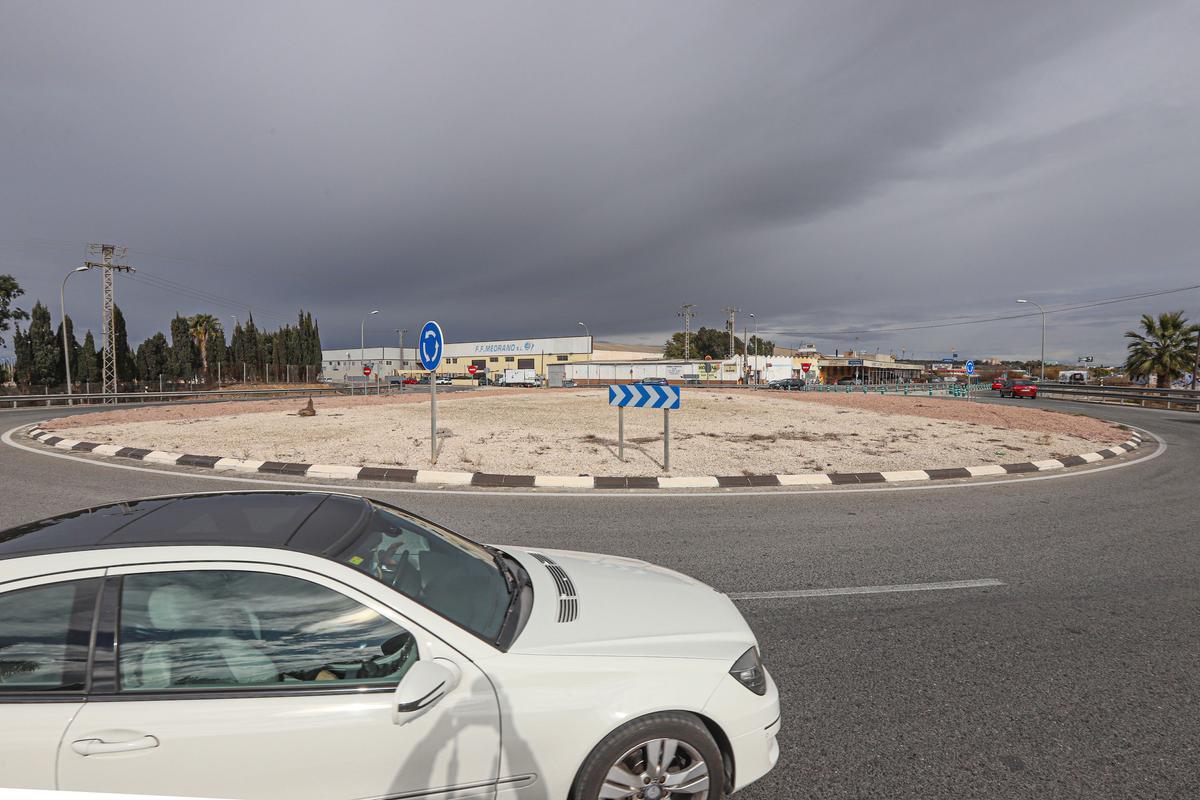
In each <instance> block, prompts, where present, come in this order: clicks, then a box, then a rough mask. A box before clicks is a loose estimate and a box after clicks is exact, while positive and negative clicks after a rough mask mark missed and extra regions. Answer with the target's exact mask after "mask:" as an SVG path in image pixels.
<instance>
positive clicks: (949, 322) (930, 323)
mask: <svg viewBox="0 0 1200 800" xmlns="http://www.w3.org/2000/svg"><path fill="white" fill-rule="evenodd" d="M1195 289H1200V284H1195V285H1193V286H1181V287H1179V288H1177V289H1162V290H1160V291H1153V292H1142V293H1140V294H1131V295H1125V296H1123V297H1110V298H1106V299H1104V300H1095V301H1092V302H1088V303H1076V304H1073V305H1065V306H1060V307H1058V308H1047V309H1046V313H1047V314H1062V313H1064V312H1067V311H1080V310H1083V309H1086V308H1097V307H1099V306H1107V305H1113V304H1114V303H1127V302H1130V301H1132V300H1143V299H1145V298H1148V297H1162V296H1164V295H1168V294H1178V293H1179V292H1190V291H1193V290H1195ZM1039 313H1040V312H1037V311H1027V312H1021V313H1015V314H1000V315H996V316H992V317H977V318H974V319H961V318H951V319H941V320H926V321H924V322H918V323H914V324H912V325H901V326H894V327H888V328H860V329H856V330H848V329H847V330H836V331H794V330H772V331H771V333H772V334H773V335H778V336H798V337H804V336H812V337H828V338H835V337H838V336H847V335H855V334H864V333H900V332H903V331H921V330H930V329H933V328H952V327H958V326H962V325H982V324H985V323H988V322H1002V321H1004V320H1011V319H1024V318H1026V317H1036V316H1038V315H1039Z"/></svg>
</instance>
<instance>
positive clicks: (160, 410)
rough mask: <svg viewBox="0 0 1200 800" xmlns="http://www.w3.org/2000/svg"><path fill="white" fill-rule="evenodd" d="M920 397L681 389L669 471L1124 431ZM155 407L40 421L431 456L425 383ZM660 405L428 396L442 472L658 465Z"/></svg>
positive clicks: (189, 447) (146, 442)
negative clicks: (307, 411) (304, 410)
mask: <svg viewBox="0 0 1200 800" xmlns="http://www.w3.org/2000/svg"><path fill="white" fill-rule="evenodd" d="M1019 402H1020V401H1014V404H1013V405H1012V406H997V405H994V404H983V403H968V402H965V401H962V400H951V399H942V398H929V397H924V398H921V397H880V396H871V395H867V396H863V395H834V394H824V395H819V394H804V393H774V392H772V393H766V392H758V393H750V392H746V391H729V390H724V391H723V390H706V389H695V390H692V389H688V390H685V394H684V399H683V408H682V409H680V410H679V411H674V412H671V467H672V469H671V472H670V473H669V474H672V475H739V474H763V473H781V474H787V473H801V472H858V471H876V470H893V469H923V468H939V467H955V466H964V465H974V464H990V463H1011V462H1016V461H1029V460H1039V459H1045V458H1055V457H1058V456H1064V455H1071V454H1075V453H1085V452H1089V451H1092V450H1095V449H1097V448H1099V447H1104V446H1107V445H1110V444H1114V443H1116V442H1120V441H1123V440H1124V439H1125V438H1126V437H1125V435H1124V433H1123V431H1122V430H1121V429H1119V428H1117V427H1116V426H1114V425H1111V424H1109V423H1106V422H1102V421H1100V420H1095V419H1092V418H1088V417H1081V416H1075V415H1071V414H1062V413H1056V412H1049V411H1043V410H1040V409H1034V408H1022V407H1020V405H1019ZM302 406H303V402H301V401H299V400H276V401H255V402H248V403H246V402H239V403H215V404H206V405H179V406H158V407H153V408H136V409H122V410H117V411H111V412H102V413H97V414H84V415H78V416H75V417H70V418H66V419H62V420H56V421H54V422H52V423H51V425H50V426H49V427H51V428H55V429H58V430H65V429H68V428H69V429H70V432H69V435H70V436H71V437H72V438H77V439H84V440H87V441H94V442H101V443H113V444H122V445H130V446H135V447H145V448H150V449H156V450H166V451H169V452H177V453H194V454H202V455H220V456H232V457H236V458H252V459H262V460H271V461H298V462H306V463H320V464H350V465H367V466H402V467H409V468H428V467H429V466H430V465H429V409H428V395H427V394H426V393H425V392H413V393H410V394H407V395H404V396H399V397H397V396H393V397H356V398H349V397H339V398H318V399H317V400H315V406H316V410H317V416H315V417H308V418H305V417H299V416H297V413H296V412H297V411H299V410H300V408H301V407H302ZM662 421H663V417H662V412H660V411H654V410H646V409H626V412H625V461H624V462H621V461H619V460H618V459H617V411H616V409H615V408H611V407H609V406H608V405H607V401H606V394H605V392H604V391H602V390H595V389H577V390H550V391H548V390H532V391H531V390H503V389H500V390H494V389H489V390H480V391H474V392H456V393H447V394H446V395H444V396H441V397H439V398H438V426H439V433H440V435H441V436H442V437H443V444H442V449H441V454H440V457H439V461H438V468H439V469H446V470H465V471H480V472H492V473H507V474H542V475H656V474H667V473H664V472H663V469H662Z"/></svg>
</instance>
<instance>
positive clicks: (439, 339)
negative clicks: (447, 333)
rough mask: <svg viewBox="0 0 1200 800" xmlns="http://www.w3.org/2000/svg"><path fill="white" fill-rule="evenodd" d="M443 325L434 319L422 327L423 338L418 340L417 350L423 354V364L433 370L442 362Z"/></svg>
mask: <svg viewBox="0 0 1200 800" xmlns="http://www.w3.org/2000/svg"><path fill="white" fill-rule="evenodd" d="M443 341H444V338H443V336H442V326H441V325H438V324H437V323H436V322H434V321H433V320H430V321H429V322H426V323H425V327H424V328H421V338H420V339H418V340H417V352H418V353H419V354H420V356H421V365H422V366H423V367H425V369H427V370H429V371H430V372H433V371H434V370H436V369H437V368H438V365H439V364H441V363H442V343H443Z"/></svg>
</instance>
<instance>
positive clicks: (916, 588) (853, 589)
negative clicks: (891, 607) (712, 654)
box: [729, 578, 1005, 600]
mask: <svg viewBox="0 0 1200 800" xmlns="http://www.w3.org/2000/svg"><path fill="white" fill-rule="evenodd" d="M1004 585H1005V583H1004V581H999V580H996V579H995V578H980V579H978V580H971V581H938V582H935V583H897V584H893V585H891V586H843V587H841V588H840V589H795V590H791V591H788V590H783V591H778V592H730V593H729V598H730V599H731V600H790V599H792V598H794V597H838V596H841V595H847V594H896V593H898V592H936V591H941V590H943V589H986V588H988V587H991V586H1004Z"/></svg>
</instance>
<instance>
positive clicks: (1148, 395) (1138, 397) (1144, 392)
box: [1038, 383, 1200, 411]
mask: <svg viewBox="0 0 1200 800" xmlns="http://www.w3.org/2000/svg"><path fill="white" fill-rule="evenodd" d="M1038 396H1039V397H1040V396H1046V397H1047V399H1050V400H1055V399H1059V400H1082V401H1083V402H1092V403H1112V404H1114V405H1137V406H1141V407H1143V408H1145V407H1146V404H1147V403H1153V404H1154V405H1155V406H1161V407H1163V408H1166V409H1170V410H1175V409H1186V410H1191V411H1200V390H1194V389H1151V388H1148V387H1145V386H1088V385H1081V384H1077V383H1041V384H1038Z"/></svg>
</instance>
